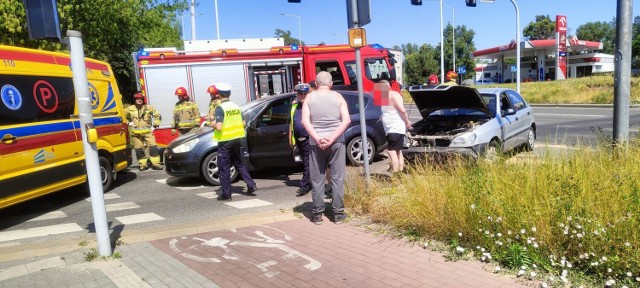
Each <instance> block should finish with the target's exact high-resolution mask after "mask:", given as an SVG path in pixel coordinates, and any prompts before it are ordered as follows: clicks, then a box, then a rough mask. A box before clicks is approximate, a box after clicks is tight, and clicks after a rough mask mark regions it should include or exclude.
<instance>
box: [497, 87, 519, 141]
mask: <svg viewBox="0 0 640 288" xmlns="http://www.w3.org/2000/svg"><path fill="white" fill-rule="evenodd" d="M498 101H499V102H498V105H499V106H498V107H500V115H501V116H502V118H501V120H502V136H503V137H504V139H502V141H503V142H502V144H503V146H504V147H503V148H504V150H509V149H511V148H512V147H513V145H515V143H516V141H517V139H516V136H517V131H518V127H517V126H518V123H517V122H518V117H517V116H516V115H515V114H512V115H507V110H509V109H513V105H511V102H510V101H509V96H508V95H507V93H506V92H501V93H500V95H499V96H498Z"/></svg>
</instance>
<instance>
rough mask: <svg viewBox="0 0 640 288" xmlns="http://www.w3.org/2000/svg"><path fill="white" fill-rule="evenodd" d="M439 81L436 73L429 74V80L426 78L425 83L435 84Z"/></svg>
mask: <svg viewBox="0 0 640 288" xmlns="http://www.w3.org/2000/svg"><path fill="white" fill-rule="evenodd" d="M439 82H440V81H438V76H437V75H431V76H429V80H427V85H437V84H438V83H439Z"/></svg>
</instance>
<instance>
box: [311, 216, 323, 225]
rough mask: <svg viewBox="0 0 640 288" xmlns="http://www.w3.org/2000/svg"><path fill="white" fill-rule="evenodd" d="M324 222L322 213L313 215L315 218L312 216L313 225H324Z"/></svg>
mask: <svg viewBox="0 0 640 288" xmlns="http://www.w3.org/2000/svg"><path fill="white" fill-rule="evenodd" d="M322 221H323V220H322V213H318V214H313V216H311V223H313V224H316V225H322Z"/></svg>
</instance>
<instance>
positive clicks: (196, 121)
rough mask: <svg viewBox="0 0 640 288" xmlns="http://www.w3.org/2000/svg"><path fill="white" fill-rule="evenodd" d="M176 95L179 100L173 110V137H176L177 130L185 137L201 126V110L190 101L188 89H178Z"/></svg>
mask: <svg viewBox="0 0 640 288" xmlns="http://www.w3.org/2000/svg"><path fill="white" fill-rule="evenodd" d="M175 94H176V96H178V97H179V99H178V102H177V103H176V106H175V107H174V108H173V129H172V130H171V135H175V134H176V130H178V132H179V133H180V135H184V134H186V133H189V132H190V131H191V130H193V129H195V128H198V126H200V110H199V109H198V105H197V104H196V103H195V102H192V101H190V100H189V95H188V94H187V89H186V88H184V87H178V89H176V93H175Z"/></svg>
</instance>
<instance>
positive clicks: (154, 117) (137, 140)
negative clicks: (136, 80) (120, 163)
mask: <svg viewBox="0 0 640 288" xmlns="http://www.w3.org/2000/svg"><path fill="white" fill-rule="evenodd" d="M134 99H135V102H136V103H135V105H131V106H129V107H127V109H125V117H126V119H127V121H128V122H129V132H130V133H131V141H132V142H133V149H134V150H135V152H136V158H137V159H138V164H139V169H140V171H144V170H147V169H148V168H149V167H147V162H148V160H150V161H151V168H152V169H154V170H162V166H161V165H160V155H159V154H158V147H157V146H156V138H155V137H154V136H153V133H152V127H153V128H157V127H158V125H159V124H160V121H161V120H162V116H161V115H160V113H159V112H158V110H156V109H154V108H153V107H151V106H150V105H147V104H144V96H143V95H142V94H141V93H136V95H134ZM139 100H142V101H139ZM145 147H146V148H148V149H149V158H147V155H146V153H145V151H144V150H145Z"/></svg>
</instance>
